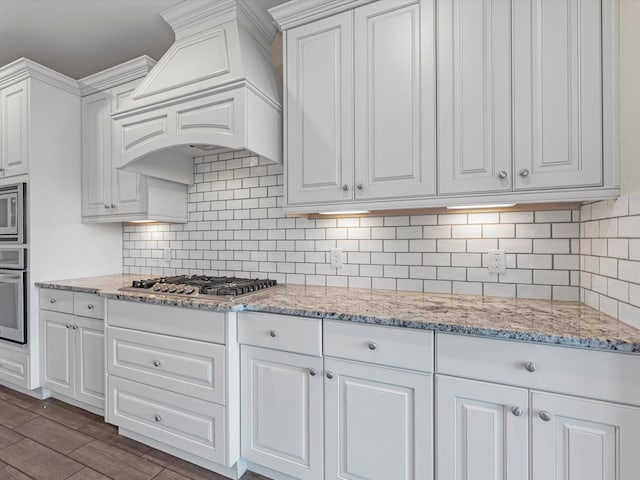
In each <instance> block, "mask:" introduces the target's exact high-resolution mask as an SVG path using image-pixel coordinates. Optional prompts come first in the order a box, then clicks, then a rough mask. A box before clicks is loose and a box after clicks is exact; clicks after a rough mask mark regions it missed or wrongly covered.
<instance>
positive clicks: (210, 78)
mask: <svg viewBox="0 0 640 480" xmlns="http://www.w3.org/2000/svg"><path fill="white" fill-rule="evenodd" d="M161 15H162V18H164V20H165V21H166V22H167V23H168V24H169V25H171V28H173V31H174V32H175V37H176V41H175V43H174V44H173V45H172V46H171V47H170V48H169V50H167V52H166V53H165V55H164V56H163V57H162V58H161V59H160V61H159V62H158V63H157V64H156V66H155V67H154V68H153V69H152V70H151V71H150V72H149V74H148V75H147V76H146V78H145V79H144V80H143V81H142V83H141V84H140V85H139V86H138V88H137V89H136V90H135V91H134V92H133V95H132V99H133V101H132V102H131V103H130V104H129V105H128V106H127V108H126V109H123V110H119V111H116V112H114V113H113V114H112V118H113V120H114V127H115V129H116V132H117V134H116V139H117V140H116V142H117V144H116V145H114V147H115V148H118V149H119V150H121V156H120V155H119V157H120V158H119V160H118V164H117V165H116V168H121V169H124V170H129V171H132V172H137V173H141V174H144V175H148V176H151V177H156V178H161V179H164V180H170V181H174V182H178V183H184V184H193V182H194V176H193V163H194V162H193V158H194V157H199V156H203V155H210V154H213V153H219V152H224V151H229V150H249V151H250V152H252V153H254V154H256V155H259V156H261V157H263V158H266V159H268V160H271V161H273V162H276V163H280V162H281V161H282V144H281V143H282V140H281V138H282V132H281V129H282V127H281V125H282V106H281V101H280V95H281V94H280V92H281V88H280V82H279V81H278V78H277V75H276V73H275V70H274V68H273V66H272V65H271V62H270V58H271V55H270V51H271V43H272V41H273V38H274V36H275V33H276V29H275V27H274V26H273V24H272V22H271V19H270V17H269V14H268V13H267V11H266V10H264V9H262V8H261V7H260V5H259V4H258V2H256V1H255V0H209V1H203V0H187V1H184V2H182V3H179V4H177V5H175V6H173V7H170V8H168V9H166V10H164V11H163V12H162V13H161Z"/></svg>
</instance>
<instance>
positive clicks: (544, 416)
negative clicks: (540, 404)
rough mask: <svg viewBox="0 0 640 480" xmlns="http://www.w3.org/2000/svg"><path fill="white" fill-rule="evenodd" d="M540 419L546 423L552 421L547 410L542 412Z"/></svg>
mask: <svg viewBox="0 0 640 480" xmlns="http://www.w3.org/2000/svg"><path fill="white" fill-rule="evenodd" d="M540 418H541V419H542V420H543V421H545V422H549V421H551V414H550V413H549V412H547V411H545V410H543V411H541V412H540Z"/></svg>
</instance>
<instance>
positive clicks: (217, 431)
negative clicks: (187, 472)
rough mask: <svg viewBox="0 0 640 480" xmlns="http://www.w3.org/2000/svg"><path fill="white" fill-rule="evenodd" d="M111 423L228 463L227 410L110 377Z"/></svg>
mask: <svg viewBox="0 0 640 480" xmlns="http://www.w3.org/2000/svg"><path fill="white" fill-rule="evenodd" d="M107 388H108V392H109V401H108V402H107V404H108V405H109V407H108V408H109V411H108V415H109V417H108V421H109V423H112V424H114V425H117V426H119V427H120V428H123V429H126V430H130V431H132V432H135V433H138V434H140V435H144V436H146V437H149V438H151V439H153V440H157V441H159V442H162V443H164V444H166V445H170V446H172V447H175V448H177V449H179V450H183V451H185V452H189V453H192V454H194V455H198V456H200V457H202V458H206V459H208V460H210V461H212V462H216V463H221V464H224V463H225V462H226V445H225V440H224V438H225V431H226V419H225V414H226V412H225V408H224V407H221V406H219V405H214V404H211V403H208V402H204V401H202V400H199V399H196V398H191V397H187V396H184V395H180V394H178V393H173V392H167V391H166V390H160V389H157V388H154V387H149V386H147V385H142V384H139V383H135V382H131V381H129V380H125V379H122V378H119V377H115V376H113V375H109V376H108V383H107Z"/></svg>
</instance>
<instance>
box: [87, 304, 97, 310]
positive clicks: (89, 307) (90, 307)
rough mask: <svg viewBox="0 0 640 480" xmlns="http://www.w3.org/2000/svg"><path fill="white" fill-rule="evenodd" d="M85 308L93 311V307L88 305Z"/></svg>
mask: <svg viewBox="0 0 640 480" xmlns="http://www.w3.org/2000/svg"><path fill="white" fill-rule="evenodd" d="M87 308H88V309H89V310H93V309H94V308H95V307H94V306H93V305H91V304H89V305H87Z"/></svg>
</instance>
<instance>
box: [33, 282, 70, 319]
mask: <svg viewBox="0 0 640 480" xmlns="http://www.w3.org/2000/svg"><path fill="white" fill-rule="evenodd" d="M40 308H41V309H42V310H50V311H52V312H60V313H71V314H73V292H70V291H68V290H55V289H51V288H41V289H40Z"/></svg>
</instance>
